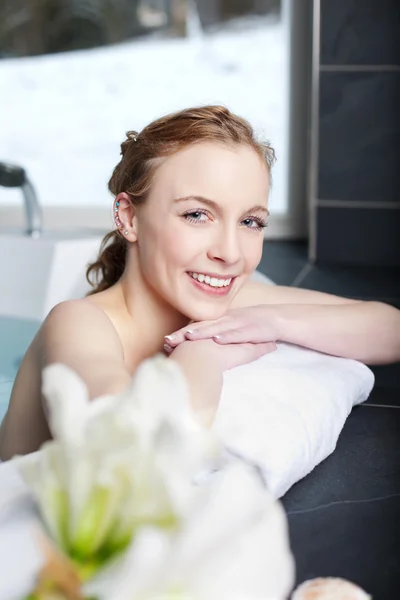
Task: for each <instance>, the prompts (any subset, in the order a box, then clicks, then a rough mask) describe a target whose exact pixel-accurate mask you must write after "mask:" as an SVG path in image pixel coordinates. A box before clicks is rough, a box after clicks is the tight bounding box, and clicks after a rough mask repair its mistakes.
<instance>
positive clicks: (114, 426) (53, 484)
mask: <svg viewBox="0 0 400 600" xmlns="http://www.w3.org/2000/svg"><path fill="white" fill-rule="evenodd" d="M43 395H44V397H45V399H46V402H47V407H48V413H49V425H50V429H51V432H52V434H53V437H54V441H50V442H47V443H46V444H44V445H43V447H42V449H41V450H40V451H39V452H38V453H37V454H36V455H35V460H28V461H26V460H21V459H16V464H17V466H19V468H20V471H21V474H22V476H23V477H24V479H25V480H26V482H27V483H28V485H29V486H30V488H31V489H32V490H33V492H34V494H35V496H36V499H37V501H38V504H39V508H40V510H41V514H42V516H43V519H44V521H45V523H46V525H47V527H48V530H49V532H50V533H51V535H52V537H53V539H54V540H55V541H56V542H57V543H58V545H59V546H60V547H61V548H62V549H63V550H64V552H66V553H67V554H69V555H70V556H71V557H72V558H74V559H75V560H76V561H77V562H78V563H81V564H84V565H86V566H87V568H88V572H87V574H86V575H87V576H88V575H90V573H91V572H92V571H94V570H96V568H97V567H98V566H99V563H100V564H101V562H102V561H105V560H106V559H108V558H109V557H111V556H112V555H113V554H115V553H116V552H117V551H119V550H122V549H124V548H125V547H126V546H127V545H128V544H129V542H130V540H131V539H132V536H133V535H134V534H135V533H136V531H137V529H138V528H139V527H140V526H143V525H144V524H154V525H155V526H158V527H166V528H171V527H174V526H175V525H176V524H177V522H178V521H179V519H180V518H181V517H182V515H184V513H185V511H187V510H188V507H189V504H190V498H191V497H192V495H193V488H194V486H193V485H192V484H191V477H193V475H194V473H195V472H196V469H197V468H200V465H201V464H203V463H204V461H205V460H206V459H207V458H212V456H213V455H216V454H217V453H218V452H219V445H218V444H217V443H216V442H214V441H212V440H213V438H212V436H211V434H210V433H209V432H206V431H205V430H203V429H202V428H201V427H200V426H199V425H198V424H197V423H196V422H195V420H194V418H193V417H192V413H191V410H190V404H189V393H188V388H187V385H186V381H185V379H184V376H183V374H182V372H181V370H180V368H179V367H178V365H176V364H175V363H173V361H169V360H167V359H166V358H164V357H156V358H154V359H151V360H148V361H145V362H144V363H143V364H142V365H141V366H140V367H139V369H138V370H137V372H136V375H135V377H134V379H133V381H132V384H131V385H130V386H129V387H128V389H127V390H125V391H124V392H123V393H122V394H120V395H118V396H104V397H101V398H98V399H96V400H94V401H92V402H91V401H89V397H88V393H87V389H86V387H85V385H84V384H83V382H82V381H81V380H80V378H79V377H78V376H77V375H76V374H75V373H74V372H73V371H72V370H70V369H69V368H67V367H66V366H64V365H58V364H57V365H51V366H49V367H47V368H46V369H45V370H44V372H43ZM18 461H19V462H18Z"/></svg>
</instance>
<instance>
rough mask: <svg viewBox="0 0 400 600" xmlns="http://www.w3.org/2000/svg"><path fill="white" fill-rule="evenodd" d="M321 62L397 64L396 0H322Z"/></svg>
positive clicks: (399, 28)
mask: <svg viewBox="0 0 400 600" xmlns="http://www.w3.org/2000/svg"><path fill="white" fill-rule="evenodd" d="M321 8H322V10H321V63H322V64H324V65H400V44H399V39H400V3H399V0H322V2H321Z"/></svg>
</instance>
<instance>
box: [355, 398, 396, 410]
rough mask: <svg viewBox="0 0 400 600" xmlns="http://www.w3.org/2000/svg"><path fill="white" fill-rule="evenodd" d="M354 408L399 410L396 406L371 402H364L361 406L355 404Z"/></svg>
mask: <svg viewBox="0 0 400 600" xmlns="http://www.w3.org/2000/svg"><path fill="white" fill-rule="evenodd" d="M356 406H372V408H400V406H396V404H374V403H373V402H368V400H367V401H366V402H364V403H363V404H357V405H356Z"/></svg>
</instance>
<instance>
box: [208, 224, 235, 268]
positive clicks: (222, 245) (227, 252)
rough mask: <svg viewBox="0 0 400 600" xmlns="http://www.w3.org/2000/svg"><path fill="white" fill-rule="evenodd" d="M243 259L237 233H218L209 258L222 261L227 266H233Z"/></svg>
mask: <svg viewBox="0 0 400 600" xmlns="http://www.w3.org/2000/svg"><path fill="white" fill-rule="evenodd" d="M241 257H242V252H241V247H240V240H239V236H238V235H237V233H236V232H233V231H225V232H222V231H220V232H218V234H217V238H216V239H215V240H214V244H213V245H212V246H211V247H210V250H209V258H211V259H212V260H220V261H222V262H224V263H226V264H229V265H233V264H236V263H238V262H239V261H240V259H241Z"/></svg>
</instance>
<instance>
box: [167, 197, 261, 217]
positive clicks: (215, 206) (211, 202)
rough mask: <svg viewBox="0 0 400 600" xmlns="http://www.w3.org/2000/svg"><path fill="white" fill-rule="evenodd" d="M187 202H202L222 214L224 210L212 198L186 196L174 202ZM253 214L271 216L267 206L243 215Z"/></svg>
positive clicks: (246, 211)
mask: <svg viewBox="0 0 400 600" xmlns="http://www.w3.org/2000/svg"><path fill="white" fill-rule="evenodd" d="M187 200H197V201H198V202H201V203H202V204H206V205H207V206H209V207H210V208H213V209H214V210H215V211H217V212H218V213H221V212H222V208H221V206H220V205H219V204H218V202H215V200H211V199H210V198H205V197H204V196H185V197H183V198H176V199H175V200H174V202H185V201H187ZM251 212H263V213H265V214H266V215H267V216H269V211H268V210H267V208H266V207H265V206H262V204H256V205H255V206H253V207H251V208H249V209H246V210H245V211H244V213H243V214H245V213H251Z"/></svg>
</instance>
